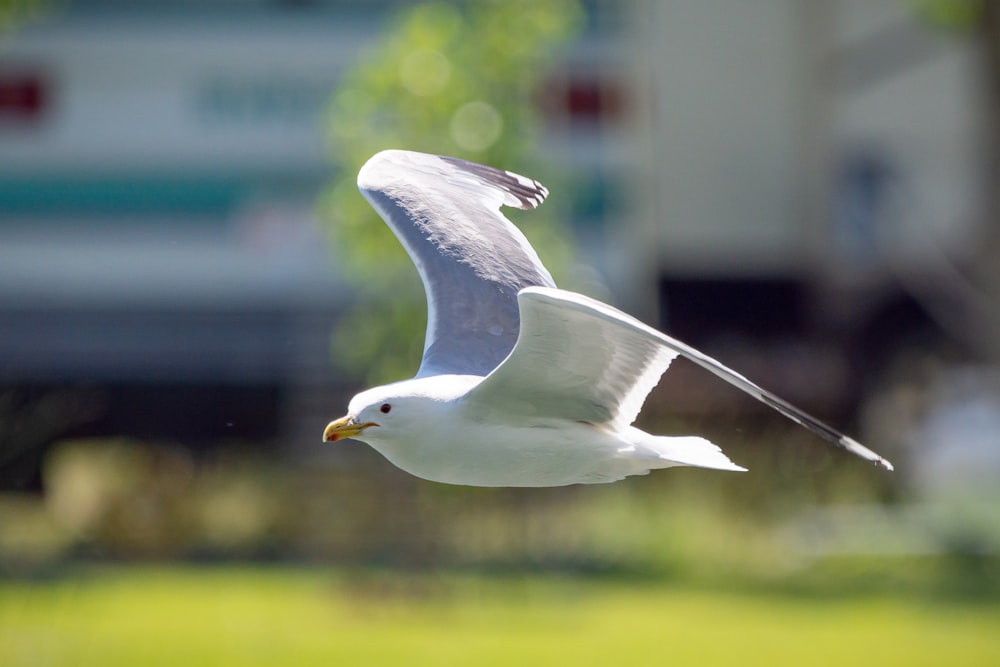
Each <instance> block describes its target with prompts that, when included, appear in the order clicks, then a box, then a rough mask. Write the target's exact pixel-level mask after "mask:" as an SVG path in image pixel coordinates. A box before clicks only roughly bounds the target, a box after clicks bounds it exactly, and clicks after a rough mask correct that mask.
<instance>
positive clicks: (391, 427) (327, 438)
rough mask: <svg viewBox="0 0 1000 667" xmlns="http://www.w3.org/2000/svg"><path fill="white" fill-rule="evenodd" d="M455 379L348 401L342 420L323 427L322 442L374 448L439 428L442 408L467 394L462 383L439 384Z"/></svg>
mask: <svg viewBox="0 0 1000 667" xmlns="http://www.w3.org/2000/svg"><path fill="white" fill-rule="evenodd" d="M455 377H456V376H440V375H439V376H433V377H428V378H414V379H412V380H404V381H402V382H395V383H393V384H387V385H384V386H381V387H373V388H372V389H368V390H366V391H363V392H361V393H360V394H358V395H357V396H355V397H354V398H352V399H351V403H350V405H348V408H347V414H346V415H345V416H343V417H341V418H340V419H337V420H335V421H332V422H330V423H329V424H328V425H327V427H326V430H324V431H323V441H324V442H336V441H337V440H340V439H342V438H356V439H358V440H362V441H364V442H367V443H369V444H375V443H381V442H388V441H394V440H402V439H410V438H413V437H415V436H419V435H420V434H421V433H422V432H424V431H426V429H427V428H429V427H431V426H432V425H434V424H437V425H440V424H441V421H442V419H443V418H444V415H443V414H442V412H443V411H444V410H446V408H445V406H446V405H447V404H449V403H450V401H452V400H453V399H455V398H457V397H458V396H460V395H462V394H464V393H465V391H466V390H467V388H468V387H467V386H464V385H465V383H461V382H459V383H455V382H447V381H445V382H442V380H443V379H444V378H455ZM480 379H481V378H475V380H476V381H478V380H480Z"/></svg>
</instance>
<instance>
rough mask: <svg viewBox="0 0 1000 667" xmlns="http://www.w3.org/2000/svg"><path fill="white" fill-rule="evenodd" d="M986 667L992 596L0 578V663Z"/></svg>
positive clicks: (285, 573) (256, 571) (295, 573)
mask: <svg viewBox="0 0 1000 667" xmlns="http://www.w3.org/2000/svg"><path fill="white" fill-rule="evenodd" d="M222 664H231V665H240V666H245V665H352V666H353V665H380V664H384V665H452V664H455V665H457V664H472V665H504V666H508V665H521V664H544V665H569V664H572V665H574V666H576V665H590V664H593V665H605V666H607V665H665V664H669V665H703V666H708V665H736V664H739V665H837V666H838V667H843V666H845V665H863V664H871V665H879V666H880V667H888V666H890V665H905V666H907V667H916V666H919V665H928V666H930V665H934V666H935V667H936V666H938V665H963V666H964V667H967V666H971V665H998V664H1000V604H997V603H989V602H983V601H982V600H980V601H978V602H967V603H961V602H955V601H951V602H945V601H941V600H935V599H933V598H928V597H926V596H906V595H903V594H896V595H889V594H873V595H871V596H844V597H837V596H816V595H813V596H806V595H802V596H794V595H789V594H777V593H774V594H760V593H758V594H753V593H749V592H743V593H735V592H734V593H729V592H720V591H706V590H698V589H691V588H684V587H671V586H670V585H667V584H663V583H641V582H617V581H607V580H600V579H586V578H579V579H577V578H563V577H556V576H541V575H538V576H535V575H532V576H529V577H517V576H506V577H474V576H466V575H444V576H433V575H421V576H414V577H404V576H399V575H391V574H383V575H378V574H368V575H363V576H358V575H352V574H349V573H347V572H340V571H329V570H321V569H294V568H284V567H260V568H256V567H254V568H249V567H247V568H229V567H226V568H223V567H218V568H196V567H169V568H121V569H101V570H86V571H84V572H83V573H81V574H78V575H77V576H73V577H64V578H60V579H57V580H53V581H41V582H39V581H35V582H27V581H16V580H15V581H4V582H0V665H4V666H6V667H15V666H20V665H30V666H32V667H36V666H39V665H73V666H77V665H101V666H113V665H129V666H138V665H170V666H171V667H173V666H175V665H185V666H194V665H222Z"/></svg>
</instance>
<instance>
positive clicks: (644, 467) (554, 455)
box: [352, 375, 743, 486]
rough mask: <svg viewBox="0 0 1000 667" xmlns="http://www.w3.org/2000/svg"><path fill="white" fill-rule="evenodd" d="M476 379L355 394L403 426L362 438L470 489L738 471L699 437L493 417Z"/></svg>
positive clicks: (427, 475)
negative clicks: (688, 469) (483, 407)
mask: <svg viewBox="0 0 1000 667" xmlns="http://www.w3.org/2000/svg"><path fill="white" fill-rule="evenodd" d="M482 381H483V378H482V377H479V376H475V375H435V376H432V377H426V378H414V379H412V380H403V381H402V382H398V383H395V384H391V385H386V386H384V387H377V388H376V389H375V390H370V391H373V393H367V392H366V393H362V394H359V395H358V397H357V399H356V400H358V402H359V403H360V404H364V403H373V404H374V403H378V404H379V405H382V404H384V403H385V402H386V401H393V403H392V406H393V408H392V412H393V414H397V415H404V419H405V420H406V422H407V428H406V430H405V431H399V430H397V429H392V430H391V431H387V430H386V427H385V426H379V427H378V428H377V429H368V430H366V432H365V435H366V436H367V438H366V440H368V442H369V444H370V445H371V446H372V447H374V448H375V449H376V450H378V451H379V452H380V453H381V454H382V455H383V456H385V457H386V459H388V460H389V461H390V462H391V463H392V464H394V465H395V466H397V467H399V468H402V469H403V470H406V471H407V472H409V473H410V474H412V475H416V476H417V477H422V478H424V479H429V480H431V481H435V482H445V483H449V484H466V485H471V486H564V485H566V484H593V483H598V482H614V481H617V480H620V479H622V478H624V477H627V476H629V475H638V474H645V473H647V472H649V471H650V470H652V469H654V468H668V467H671V466H675V465H701V466H703V467H713V468H719V469H722V470H742V469H743V468H740V467H738V466H735V465H733V464H732V463H731V462H730V461H729V459H727V458H726V457H725V455H723V454H722V453H721V451H719V448H718V447H716V446H715V445H713V444H711V443H710V442H708V441H707V440H705V439H704V438H698V437H678V438H666V437H657V436H653V435H650V434H648V433H645V432H644V431H641V430H639V429H637V428H634V427H632V426H627V427H625V428H623V429H617V430H616V429H612V428H609V427H607V426H606V425H601V424H594V423H590V422H586V421H574V420H570V419H565V418H560V417H555V416H548V415H526V416H523V417H521V418H519V419H518V421H517V422H516V423H511V422H510V421H509V420H497V419H495V418H494V417H492V416H491V415H490V414H489V413H488V412H487V413H485V414H484V413H483V412H482V411H480V410H478V409H477V407H476V406H475V398H474V395H475V391H476V388H477V387H478V386H479V385H480V383H482ZM402 396H406V397H409V399H408V400H401V398H400V397H402ZM469 396H472V397H473V398H471V399H470V400H463V399H466V398H467V397H469ZM352 403H353V401H352ZM383 421H385V420H383ZM473 434H474V435H473ZM671 454H673V456H670V455H671Z"/></svg>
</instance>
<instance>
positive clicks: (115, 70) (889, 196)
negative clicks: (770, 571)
mask: <svg viewBox="0 0 1000 667" xmlns="http://www.w3.org/2000/svg"><path fill="white" fill-rule="evenodd" d="M402 4H405V3H401V2H389V1H380V2H358V1H355V2H349V1H344V2H291V1H288V2H277V1H275V2H267V1H264V0H259V1H252V0H246V1H245V2H225V1H218V2H144V3H130V2H115V1H110V0H104V1H101V0H93V1H84V0H79V1H77V2H71V3H65V5H57V6H55V7H53V8H52V9H51V10H50V13H49V14H48V15H46V16H44V17H43V18H42V19H41V20H38V21H36V22H34V23H32V24H29V25H27V26H24V27H23V28H22V29H19V30H18V31H17V32H16V33H15V34H13V35H11V36H9V37H7V38H6V43H5V44H4V45H3V49H4V50H3V52H2V54H0V384H2V385H3V386H5V387H8V388H11V387H13V388H18V387H22V388H23V387H30V388H41V390H45V389H46V388H58V387H67V386H69V387H91V388H94V389H95V391H96V392H97V393H98V394H100V401H99V402H100V403H101V405H102V406H103V407H101V408H98V409H97V411H96V413H95V414H96V416H93V415H91V416H90V417H87V418H86V419H82V420H81V421H83V422H85V425H84V426H77V428H78V429H83V430H84V431H86V430H87V429H90V430H91V431H93V432H105V433H107V432H125V433H129V434H132V435H138V436H143V437H180V438H195V437H197V438H203V439H218V438H229V437H232V438H247V437H249V438H261V437H265V438H267V437H275V436H278V435H279V434H280V435H281V436H282V438H283V439H285V440H293V441H294V440H299V439H303V438H317V437H318V434H319V433H320V432H321V429H322V425H323V423H324V421H323V420H324V419H325V418H326V417H329V416H330V414H329V406H330V405H333V404H337V400H335V399H336V395H337V392H338V391H343V390H344V389H345V387H343V386H342V385H341V384H339V383H338V381H337V380H338V378H337V377H336V376H335V373H334V372H333V369H332V368H331V367H330V366H329V364H326V363H324V362H326V361H327V360H328V359H329V358H330V355H329V331H330V326H331V323H332V322H333V321H334V319H335V317H336V315H337V312H338V307H339V306H340V305H342V304H343V303H344V302H343V300H342V299H343V298H344V296H343V294H342V291H340V290H339V289H338V288H339V287H340V286H341V285H340V281H339V279H338V275H337V272H336V267H334V266H333V265H332V263H331V261H330V258H329V253H328V252H327V250H326V247H325V243H326V241H325V239H324V237H323V235H322V233H321V231H320V228H319V226H318V224H317V221H316V219H315V215H314V202H315V200H316V197H317V195H318V194H319V192H320V191H321V189H322V187H323V186H324V184H326V183H327V182H328V181H329V179H330V177H331V174H332V172H333V171H334V170H335V169H336V156H329V155H326V154H325V153H324V146H323V135H322V129H321V123H320V120H321V114H322V112H323V108H324V104H325V101H326V99H327V96H328V94H329V92H330V91H331V90H332V89H333V88H334V86H335V85H336V83H337V80H338V76H339V74H340V72H341V71H342V70H343V69H344V68H345V67H347V66H349V65H350V64H351V63H352V62H353V60H354V58H355V56H356V54H357V53H358V52H359V51H360V50H361V49H363V48H364V46H365V45H366V44H368V43H370V41H371V40H372V39H373V38H375V37H376V36H377V35H378V34H379V31H380V30H381V29H382V28H383V27H384V25H385V19H386V17H387V16H388V15H389V14H390V12H391V11H392V10H393V9H394V8H395V7H396V6H398V5H402ZM585 6H586V8H587V11H588V13H589V21H588V26H587V30H586V32H585V34H584V36H583V38H582V39H581V41H580V42H579V43H578V44H577V45H576V46H575V47H574V48H573V49H572V51H571V52H569V53H568V54H567V55H566V58H565V62H564V63H563V65H562V66H561V67H560V68H557V70H556V71H554V72H552V74H551V77H550V79H549V82H550V85H548V86H547V87H546V91H545V94H540V95H539V104H540V106H541V108H542V110H543V111H544V112H545V114H546V118H547V127H546V128H545V131H544V136H545V137H546V140H545V142H544V144H543V145H542V146H541V147H540V150H542V151H544V152H545V153H546V159H548V160H552V161H555V162H558V163H560V164H562V165H563V166H564V167H565V170H566V173H567V174H568V176H569V178H568V181H567V182H568V184H569V185H570V187H571V190H572V199H573V203H572V207H571V208H572V212H573V224H574V228H575V230H576V232H577V234H578V236H579V239H580V243H581V246H582V251H583V260H584V261H585V262H586V263H587V264H589V265H590V266H592V267H594V269H595V276H597V278H598V279H597V280H596V282H602V283H604V284H605V285H606V286H607V289H608V290H609V291H610V292H611V293H612V294H613V295H614V298H615V300H616V301H617V302H618V303H619V304H621V305H623V306H625V307H628V308H629V309H632V310H634V311H636V312H638V313H640V314H643V315H644V316H646V317H647V318H659V319H660V322H661V323H662V324H664V325H665V326H666V327H667V328H668V329H669V330H670V331H672V332H673V333H675V334H676V335H678V336H679V337H681V338H685V339H688V340H690V341H691V342H694V343H696V344H700V345H705V346H707V347H708V349H709V351H710V352H713V353H716V354H718V355H719V356H720V357H722V358H724V359H726V360H727V361H729V362H731V363H734V364H736V365H739V366H741V367H742V368H744V369H746V370H747V372H748V374H750V375H753V376H756V377H758V378H759V379H760V380H761V381H762V383H764V384H767V385H770V386H771V387H772V388H774V389H775V390H776V391H778V392H779V393H785V394H789V395H790V397H791V398H793V399H795V400H804V401H805V402H806V403H807V404H811V405H813V406H815V405H821V406H823V405H825V406H830V405H839V406H841V407H844V406H850V405H852V404H853V401H854V399H856V395H854V394H852V393H851V391H849V390H848V388H850V387H856V386H858V380H859V377H858V376H859V369H861V368H864V367H866V364H869V365H870V364H871V363H873V361H874V360H879V359H886V358H887V357H889V356H891V354H890V353H891V351H892V350H893V349H896V348H897V347H898V342H899V341H900V340H901V339H903V338H905V339H908V340H909V339H912V340H915V341H918V342H920V343H921V344H923V343H924V342H925V341H926V340H928V339H931V340H933V341H934V342H933V343H932V345H934V346H936V345H938V341H940V340H945V339H948V338H957V339H961V338H962V335H963V334H962V332H961V331H954V330H948V327H947V326H942V322H943V321H947V320H948V318H947V317H946V315H948V314H949V313H950V310H949V309H951V308H952V306H953V304H954V303H956V301H955V300H954V299H953V296H954V295H953V290H952V289H951V288H950V282H949V281H950V280H951V279H952V274H953V267H954V266H955V265H960V264H961V263H962V262H963V261H964V260H965V258H966V255H967V254H968V253H969V251H970V248H971V247H973V246H974V245H975V243H976V238H977V234H978V233H979V229H978V225H979V222H980V218H981V211H980V210H979V208H978V207H979V203H980V198H979V193H978V192H977V190H976V188H977V187H978V183H977V177H976V173H977V171H976V170H977V167H978V160H979V159H980V157H981V156H980V155H979V154H978V152H977V150H978V145H977V142H976V136H977V128H979V127H980V125H981V124H982V122H983V119H982V118H981V117H980V116H979V115H978V114H977V109H978V108H979V107H978V106H977V95H978V91H979V89H980V86H981V84H980V72H979V71H978V69H977V66H978V65H977V63H978V60H977V59H978V52H977V50H976V45H975V42H974V40H973V39H972V35H971V32H970V31H968V30H959V29H954V30H950V31H949V30H944V29H941V28H940V27H938V26H935V25H934V24H933V23H931V22H928V21H927V20H924V19H922V18H921V16H919V15H918V14H917V13H915V12H914V11H913V10H912V9H911V8H910V7H909V6H908V5H906V4H905V3H898V2H895V0H880V1H879V2H864V1H860V0H828V1H826V2H811V3H800V2H796V1H794V0H769V1H768V2H757V3H745V2H738V1H735V0H734V1H732V2H722V1H718V2H703V1H699V0H689V1H681V0H671V1H664V2H654V1H648V2H641V1H638V0H636V1H634V2H628V3H613V2H600V1H596V0H595V1H592V2H588V3H586V5H585ZM928 337H929V338H928ZM775 362H776V363H775ZM868 371H869V372H871V368H870V367H869V368H868ZM817 376H820V377H823V378H824V379H825V381H824V382H819V383H818V382H816V381H815V378H816V377H817ZM220 415H227V417H225V418H221V417H220Z"/></svg>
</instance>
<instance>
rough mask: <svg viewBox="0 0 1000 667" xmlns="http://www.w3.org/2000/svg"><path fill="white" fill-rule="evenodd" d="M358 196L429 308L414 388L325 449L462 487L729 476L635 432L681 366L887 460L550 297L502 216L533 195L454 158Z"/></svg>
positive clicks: (562, 298) (645, 332)
mask: <svg viewBox="0 0 1000 667" xmlns="http://www.w3.org/2000/svg"><path fill="white" fill-rule="evenodd" d="M358 187H359V189H360V190H361V193H362V194H363V195H364V197H365V198H366V199H367V200H368V201H369V203H371V205H372V206H373V207H374V208H375V209H376V210H377V211H378V213H379V215H381V216H382V218H383V219H384V220H385V222H386V223H387V224H388V225H389V227H390V228H391V229H392V231H393V233H394V234H395V235H396V237H397V238H398V239H399V241H400V242H401V243H402V244H403V246H404V247H405V249H406V251H407V253H408V254H409V255H410V258H411V259H412V260H413V263H414V264H415V265H416V268H417V272H418V273H419V274H420V278H421V280H422V281H423V285H424V290H425V292H426V296H427V306H428V317H427V333H426V337H425V339H424V352H423V358H422V360H421V363H420V368H419V370H418V372H417V374H416V376H415V377H413V378H412V379H409V380H402V381H399V382H395V383H392V384H388V385H384V386H379V387H374V388H372V389H368V390H366V391H363V392H361V393H360V394H358V395H356V396H355V397H354V398H353V399H352V400H351V401H350V404H349V406H348V410H347V415H346V416H344V417H342V418H340V419H337V420H335V421H333V422H330V424H329V425H328V426H327V427H326V429H325V431H324V432H323V440H324V442H336V441H338V440H341V439H343V438H354V439H357V440H361V441H363V442H366V443H367V444H368V445H370V446H371V447H372V448H374V449H375V450H377V451H378V452H380V453H381V454H382V455H383V456H384V457H385V458H386V459H388V460H389V461H390V462H391V463H393V464H394V465H396V466H398V467H399V468H401V469H403V470H405V471H407V472H409V473H410V474H412V475H415V476H417V477H421V478H424V479H427V480H432V481H436V482H444V483H449V484H463V485H471V486H533V487H540V486H563V485H568V484H592V483H601V482H614V481H618V480H621V479H623V478H625V477H628V476H630V475H643V474H647V473H649V472H650V471H651V470H655V469H659V468H670V467H673V466H696V467H701V468H713V469H717V470H734V471H743V470H746V469H745V468H743V467H741V466H738V465H736V464H735V463H733V462H732V461H730V460H729V458H728V457H727V456H726V455H725V454H723V453H722V450H721V449H720V448H719V447H718V446H716V445H714V444H712V443H711V442H709V441H708V440H706V439H705V438H702V437H698V436H662V435H652V434H649V433H646V432H645V431H642V430H640V429H638V428H636V427H634V426H632V425H631V424H632V422H633V421H634V420H635V418H636V417H637V416H638V414H639V411H640V409H641V408H642V404H643V402H644V401H645V399H646V396H647V395H648V394H649V392H650V391H652V389H653V387H654V386H655V385H656V384H657V382H659V380H660V377H661V376H662V375H663V373H664V372H665V371H666V370H667V367H668V366H669V365H670V362H671V361H673V360H674V359H675V358H676V357H678V356H683V357H685V358H687V359H689V360H691V361H693V362H694V363H695V364H698V365H699V366H701V367H702V368H704V369H706V370H708V371H710V372H712V373H714V374H715V375H717V376H719V377H720V378H722V379H723V380H725V381H727V382H729V383H730V384H732V385H735V386H736V387H738V388H739V389H742V390H743V391H745V392H746V393H748V394H750V395H751V396H753V397H754V398H756V399H757V400H759V401H761V402H763V403H765V404H766V405H769V406H770V407H772V408H774V409H775V410H777V411H778V412H780V413H781V414H783V415H785V416H786V417H788V418H789V419H791V420H792V421H794V422H796V423H798V424H800V425H802V426H804V427H805V428H807V429H809V430H810V431H812V432H814V433H815V434H817V435H818V436H820V437H821V438H823V439H825V440H827V441H829V442H831V443H833V444H834V445H837V446H839V447H841V448H843V449H846V450H847V451H849V452H851V453H852V454H855V455H857V456H860V457H861V458H863V459H865V460H867V461H869V462H872V463H874V464H876V465H877V466H881V467H882V468H885V469H887V470H892V464H891V463H889V461H887V460H886V459H884V458H883V457H881V456H879V455H878V454H876V453H875V452H873V451H871V450H870V449H868V448H867V447H864V446H863V445H861V444H860V443H859V442H857V441H856V440H854V439H852V438H849V437H847V436H845V435H843V434H841V433H839V432H837V431H836V430H834V429H833V428H831V427H829V426H827V425H826V424H824V423H823V422H821V421H820V420H818V419H816V418H815V417H812V416H810V415H809V414H807V413H805V412H803V411H802V410H800V409H798V408H796V407H794V406H792V405H791V404H790V403H788V402H787V401H785V400H783V399H781V398H779V397H778V396H776V395H774V394H772V393H771V392H769V391H766V390H765V389H762V388H761V387H760V386H758V385H757V384H755V383H753V382H751V381H750V380H749V379H747V378H746V377H744V376H743V375H741V374H739V373H737V372H736V371H734V370H732V369H731V368H728V367H727V366H725V365H723V364H722V363H720V362H718V361H716V360H715V359H713V358H712V357H709V356H708V355H706V354H704V353H702V352H700V351H698V350H697V349H695V348H693V347H691V346H689V345H687V344H685V343H683V342H681V341H679V340H676V339H674V338H672V337H670V336H668V335H666V334H664V333H662V332H660V331H658V330H656V329H654V328H652V327H650V326H647V325H646V324H643V323H642V322H640V321H639V320H637V319H635V318H633V317H631V316H630V315H627V314H625V313H624V312H622V311H620V310H618V309H617V308H614V307H612V306H609V305H607V304H605V303H602V302H600V301H596V300H594V299H591V298H589V297H586V296H583V295H582V294H577V293H575V292H570V291H567V290H562V289H559V288H557V287H556V284H555V282H554V281H553V280H552V276H551V275H550V274H549V272H548V271H547V270H546V268H545V266H544V265H543V264H542V262H541V260H540V259H539V258H538V255H537V254H536V253H535V250H534V249H533V248H532V247H531V245H530V244H529V243H528V240H527V239H526V238H525V237H524V235H523V234H522V233H521V231H520V230H519V229H518V228H517V227H515V226H514V225H513V224H512V223H511V222H510V221H509V220H508V219H507V218H506V217H505V216H504V215H503V214H502V213H501V211H500V207H501V206H514V207H517V208H520V209H533V208H536V207H537V206H538V205H540V204H541V203H542V201H544V199H545V198H546V196H547V195H548V190H546V188H545V187H544V186H543V185H542V184H541V183H539V182H538V181H535V180H532V179H530V178H525V177H524V176H520V175H518V174H515V173H512V172H509V171H504V170H501V169H495V168H493V167H488V166H485V165H481V164H476V163H473V162H468V161H466V160H462V159H459V158H454V157H445V156H438V155H429V154H425V153H416V152H412V151H403V150H386V151H383V152H380V153H378V154H376V155H375V156H374V157H372V158H371V159H370V160H368V162H367V163H366V164H365V165H364V166H363V167H362V168H361V171H360V172H359V174H358Z"/></svg>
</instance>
